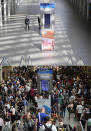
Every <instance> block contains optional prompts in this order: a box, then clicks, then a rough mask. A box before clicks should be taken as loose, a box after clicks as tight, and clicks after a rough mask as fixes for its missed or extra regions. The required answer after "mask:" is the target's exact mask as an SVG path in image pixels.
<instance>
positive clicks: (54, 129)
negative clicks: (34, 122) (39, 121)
mask: <svg viewBox="0 0 91 131" xmlns="http://www.w3.org/2000/svg"><path fill="white" fill-rule="evenodd" d="M46 126H47V127H50V126H51V123H46ZM51 129H52V131H57V128H56V126H55V125H52V128H51ZM39 131H45V126H44V125H42V126H41V127H40V129H39Z"/></svg>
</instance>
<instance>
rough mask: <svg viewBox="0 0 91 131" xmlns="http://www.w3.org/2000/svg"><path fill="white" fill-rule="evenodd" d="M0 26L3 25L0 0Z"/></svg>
mask: <svg viewBox="0 0 91 131" xmlns="http://www.w3.org/2000/svg"><path fill="white" fill-rule="evenodd" d="M0 26H2V5H1V0H0Z"/></svg>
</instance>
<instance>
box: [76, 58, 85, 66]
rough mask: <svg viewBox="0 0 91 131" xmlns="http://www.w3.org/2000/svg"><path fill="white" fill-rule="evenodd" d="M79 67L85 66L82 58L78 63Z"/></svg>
mask: <svg viewBox="0 0 91 131" xmlns="http://www.w3.org/2000/svg"><path fill="white" fill-rule="evenodd" d="M78 65H81V66H83V65H84V62H83V60H82V58H81V57H80V59H79V60H78V62H77V66H78Z"/></svg>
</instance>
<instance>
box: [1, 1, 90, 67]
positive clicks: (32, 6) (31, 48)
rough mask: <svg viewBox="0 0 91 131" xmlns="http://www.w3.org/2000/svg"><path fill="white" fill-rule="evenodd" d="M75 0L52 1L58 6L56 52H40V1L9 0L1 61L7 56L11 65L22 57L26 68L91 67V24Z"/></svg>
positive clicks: (5, 12) (4, 22)
mask: <svg viewBox="0 0 91 131" xmlns="http://www.w3.org/2000/svg"><path fill="white" fill-rule="evenodd" d="M72 1H73V3H74V0H69V1H68V0H55V1H52V2H54V3H55V31H54V32H55V36H54V37H55V42H54V50H53V51H42V50H41V35H40V33H39V29H38V21H37V18H38V16H39V15H40V6H39V3H40V2H41V0H40V1H38V0H17V1H15V0H13V1H12V2H11V1H10V0H8V2H9V3H8V5H7V1H6V3H4V4H2V6H4V8H2V12H3V10H4V12H3V13H2V19H1V17H0V24H1V26H0V62H1V61H2V59H3V57H6V59H7V60H8V62H9V63H10V64H11V65H19V63H20V60H21V58H22V56H23V57H24V62H25V63H26V65H44V64H45V65H91V60H90V56H91V23H90V20H88V21H87V20H86V17H84V16H82V13H81V12H79V9H78V7H75V6H76V4H73V3H72ZM76 1H77V0H76ZM76 1H75V2H76ZM4 2H5V0H4ZM10 2H11V3H10ZM85 2H86V1H85ZM9 4H10V6H9ZM78 4H79V3H78ZM6 6H7V8H6ZM0 9H1V7H0ZM0 11H1V10H0ZM83 13H84V12H83ZM84 14H86V12H85V13H84ZM26 15H28V16H29V18H30V30H28V31H26V30H25V25H24V19H25V17H26ZM28 58H30V59H28Z"/></svg>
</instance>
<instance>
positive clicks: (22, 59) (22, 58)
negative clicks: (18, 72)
mask: <svg viewBox="0 0 91 131" xmlns="http://www.w3.org/2000/svg"><path fill="white" fill-rule="evenodd" d="M19 66H20V67H21V66H26V62H25V58H24V56H22V57H21V60H20V63H19Z"/></svg>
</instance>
